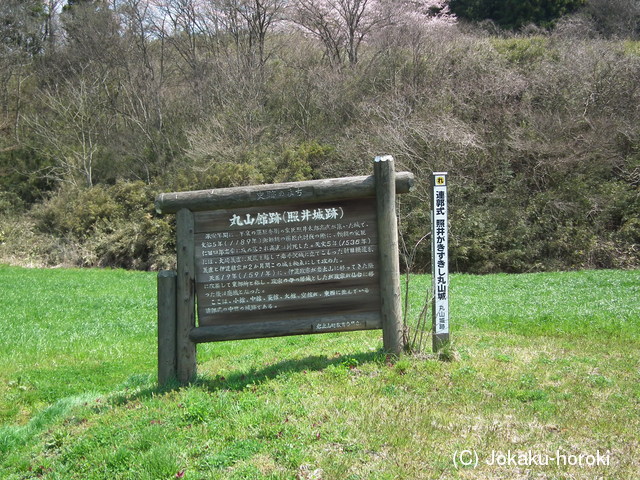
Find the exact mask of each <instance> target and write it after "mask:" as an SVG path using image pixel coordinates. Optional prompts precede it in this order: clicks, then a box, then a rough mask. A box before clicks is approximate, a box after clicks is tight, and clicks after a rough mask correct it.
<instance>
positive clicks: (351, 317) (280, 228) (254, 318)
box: [194, 198, 380, 332]
mask: <svg viewBox="0 0 640 480" xmlns="http://www.w3.org/2000/svg"><path fill="white" fill-rule="evenodd" d="M194 221H195V234H194V239H195V266H196V296H197V305H198V319H199V326H217V325H234V324H243V323H256V322H261V323H262V322H282V321H283V320H284V321H286V320H295V321H296V322H299V321H300V320H301V319H304V318H309V319H312V320H310V323H312V330H313V331H315V332H322V331H339V330H348V329H361V328H371V327H369V326H367V325H365V322H364V321H363V320H359V318H364V317H366V315H365V316H362V315H360V316H359V315H357V314H363V313H365V314H366V313H369V312H371V313H374V312H379V311H380V286H379V273H378V245H377V238H378V235H377V220H376V208H375V200H374V199H371V198H362V199H353V200H344V201H339V202H327V203H312V204H293V205H285V206H258V207H247V208H237V209H221V210H213V211H203V212H196V213H195V214H194ZM323 316H326V317H327V319H329V318H330V319H331V320H327V321H323V320H322V317H323ZM340 317H341V318H343V320H340V321H337V320H336V318H340Z"/></svg>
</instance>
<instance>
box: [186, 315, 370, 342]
mask: <svg viewBox="0 0 640 480" xmlns="http://www.w3.org/2000/svg"><path fill="white" fill-rule="evenodd" d="M379 328H382V320H381V317H380V313H379V312H371V313H361V314H351V315H331V316H325V317H318V318H316V319H310V318H307V319H298V320H282V321H271V322H252V323H240V324H235V325H210V326H206V327H197V328H194V329H192V330H191V333H190V334H189V338H190V339H191V341H193V342H194V343H204V342H223V341H227V340H243V339H249V338H266V337H283V336H288V335H305V334H311V333H333V332H347V331H352V330H372V329H379Z"/></svg>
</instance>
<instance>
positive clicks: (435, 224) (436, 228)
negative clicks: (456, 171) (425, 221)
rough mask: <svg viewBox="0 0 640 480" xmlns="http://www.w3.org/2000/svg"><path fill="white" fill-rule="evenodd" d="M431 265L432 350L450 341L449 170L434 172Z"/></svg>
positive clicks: (435, 350)
mask: <svg viewBox="0 0 640 480" xmlns="http://www.w3.org/2000/svg"><path fill="white" fill-rule="evenodd" d="M432 207H433V210H432V212H431V215H432V218H431V247H432V248H431V252H432V254H431V265H432V267H431V268H432V277H431V278H432V284H433V303H432V305H433V310H432V316H433V351H434V352H437V351H438V350H440V349H441V348H442V347H444V346H446V345H447V344H448V343H449V341H450V340H449V293H450V285H449V252H448V249H449V239H448V234H449V232H448V228H449V227H448V220H447V217H448V208H449V205H448V203H447V172H434V173H433V196H432Z"/></svg>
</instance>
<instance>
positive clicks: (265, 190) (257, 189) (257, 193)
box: [155, 172, 414, 213]
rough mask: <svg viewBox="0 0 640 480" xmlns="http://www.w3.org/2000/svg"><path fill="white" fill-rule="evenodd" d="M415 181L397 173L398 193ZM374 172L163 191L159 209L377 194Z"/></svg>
mask: <svg viewBox="0 0 640 480" xmlns="http://www.w3.org/2000/svg"><path fill="white" fill-rule="evenodd" d="M413 185H414V176H413V173H411V172H398V173H396V193H408V192H409V191H411V189H412V188H413ZM375 192H376V188H375V178H374V176H373V175H366V176H360V177H344V178H330V179H325V180H307V181H304V182H289V183H274V184H270V185H256V186H247V187H231V188H216V189H212V190H196V191H192V192H174V193H161V194H160V195H158V196H157V197H156V201H155V206H156V211H157V212H158V213H176V212H177V211H178V210H180V209H181V208H187V209H189V210H191V211H192V212H198V211H205V210H216V209H222V208H242V207H248V206H258V205H288V204H293V203H296V204H302V203H308V202H323V201H327V202H330V201H337V200H344V199H347V198H365V197H374V196H375Z"/></svg>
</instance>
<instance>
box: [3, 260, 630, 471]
mask: <svg viewBox="0 0 640 480" xmlns="http://www.w3.org/2000/svg"><path fill="white" fill-rule="evenodd" d="M429 281H430V280H429V277H427V276H414V277H413V279H412V282H411V288H410V292H409V304H410V305H411V310H410V317H413V316H415V315H417V313H418V312H419V310H420V308H421V306H422V298H423V297H424V295H425V291H426V290H427V289H428V288H429ZM155 285H156V283H155V274H153V273H144V272H127V271H119V270H64V269H55V270H37V269H21V268H14V267H1V266H0V423H1V424H2V426H0V476H1V477H2V478H3V479H26V478H44V479H83V480H84V479H172V478H185V479H218V478H219V479H254V478H265V479H304V480H308V479H324V480H327V479H336V480H348V479H350V480H355V479H389V480H390V479H509V480H511V479H580V480H587V479H596V478H602V479H612V480H619V479H637V478H640V474H639V473H638V472H640V448H639V447H640V437H639V433H640V352H639V347H640V271H582V272H571V273H550V274H528V275H491V276H467V275H454V276H452V287H451V288H452V290H451V291H452V300H451V308H452V312H451V322H452V337H453V339H454V351H455V356H454V360H453V361H442V360H438V359H436V358H434V357H433V356H431V355H413V356H408V355H407V356H403V357H401V358H399V359H392V358H387V357H386V356H385V355H384V354H383V353H382V351H381V346H382V340H381V332H378V331H374V332H355V333H343V334H325V335H316V336H301V337H286V338H278V339H261V340H245V341H239V342H228V343H220V344H206V345H201V346H199V348H198V368H199V374H200V376H199V379H198V382H197V383H196V384H195V385H192V386H190V387H188V388H177V389H173V390H166V391H162V390H159V389H158V388H157V385H156V383H155V375H156V336H155V334H156V332H155V328H156V320H155V318H156V317H155V316H156V313H155V305H156V299H155V288H156V287H155ZM518 455H520V456H518ZM494 459H495V461H496V462H497V463H498V464H497V465H496V464H494V465H490V463H491V462H492V461H493V460H494ZM476 463H477V465H476ZM465 464H468V465H465Z"/></svg>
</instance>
